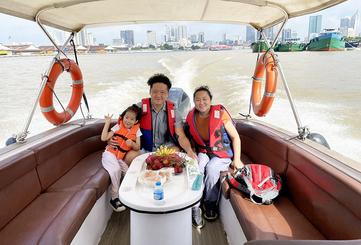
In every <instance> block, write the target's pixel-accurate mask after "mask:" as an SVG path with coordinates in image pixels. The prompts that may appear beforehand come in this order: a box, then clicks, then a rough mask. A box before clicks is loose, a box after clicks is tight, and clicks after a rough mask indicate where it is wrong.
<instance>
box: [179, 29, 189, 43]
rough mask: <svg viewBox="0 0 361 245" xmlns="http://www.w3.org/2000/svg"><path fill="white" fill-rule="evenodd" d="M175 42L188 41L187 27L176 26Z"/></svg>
mask: <svg viewBox="0 0 361 245" xmlns="http://www.w3.org/2000/svg"><path fill="white" fill-rule="evenodd" d="M177 34H178V37H177V41H181V40H186V39H188V34H187V26H178V33H177Z"/></svg>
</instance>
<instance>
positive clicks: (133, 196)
mask: <svg viewBox="0 0 361 245" xmlns="http://www.w3.org/2000/svg"><path fill="white" fill-rule="evenodd" d="M149 154H151V153H145V154H142V155H140V156H138V157H136V158H135V159H134V160H133V161H132V163H131V165H130V167H129V169H128V171H127V173H126V175H125V176H124V179H123V181H122V183H121V185H120V188H119V199H120V201H121V202H122V203H123V204H124V205H125V206H127V207H128V208H130V209H131V210H133V211H136V212H141V213H171V212H177V211H180V210H183V209H186V208H189V207H191V206H193V205H194V204H196V203H197V202H199V201H200V199H201V198H202V194H203V187H204V186H203V184H202V187H201V188H200V189H199V190H192V183H191V180H192V179H191V178H189V177H188V174H187V171H186V169H184V171H183V173H181V174H177V175H174V174H171V177H170V179H169V180H168V181H167V182H166V183H165V184H164V185H163V190H164V201H157V200H154V199H153V191H154V187H152V186H149V185H146V184H144V183H141V182H142V181H141V180H138V178H139V176H141V174H142V173H143V172H144V171H146V163H145V159H146V158H147V157H148V155H149ZM178 154H180V155H181V156H184V157H186V159H188V160H189V159H190V158H189V157H188V156H186V154H184V153H178ZM162 170H164V169H162Z"/></svg>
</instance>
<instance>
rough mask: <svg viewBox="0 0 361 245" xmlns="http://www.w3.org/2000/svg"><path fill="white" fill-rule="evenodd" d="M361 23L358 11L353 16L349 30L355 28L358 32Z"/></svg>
mask: <svg viewBox="0 0 361 245" xmlns="http://www.w3.org/2000/svg"><path fill="white" fill-rule="evenodd" d="M359 23H360V15H359V13H358V10H357V11H356V13H354V15H352V17H351V20H350V26H349V28H353V29H354V30H355V31H356V30H357V29H358V27H359Z"/></svg>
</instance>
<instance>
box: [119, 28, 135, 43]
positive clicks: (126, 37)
mask: <svg viewBox="0 0 361 245" xmlns="http://www.w3.org/2000/svg"><path fill="white" fill-rule="evenodd" d="M120 39H122V42H123V44H128V45H129V46H132V45H134V31H133V30H124V31H120Z"/></svg>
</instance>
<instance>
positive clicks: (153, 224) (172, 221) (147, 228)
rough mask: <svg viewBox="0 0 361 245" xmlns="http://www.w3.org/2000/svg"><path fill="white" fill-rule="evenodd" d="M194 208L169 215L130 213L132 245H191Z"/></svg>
mask: <svg viewBox="0 0 361 245" xmlns="http://www.w3.org/2000/svg"><path fill="white" fill-rule="evenodd" d="M191 210H192V208H187V209H185V210H182V211H179V212H174V213H168V214H146V213H138V212H135V211H131V212H130V244H131V245H144V244H147V245H191V244H192V211H191Z"/></svg>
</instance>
